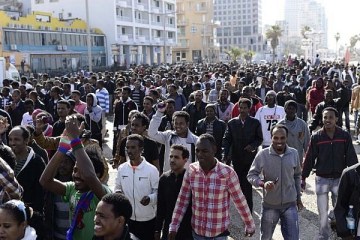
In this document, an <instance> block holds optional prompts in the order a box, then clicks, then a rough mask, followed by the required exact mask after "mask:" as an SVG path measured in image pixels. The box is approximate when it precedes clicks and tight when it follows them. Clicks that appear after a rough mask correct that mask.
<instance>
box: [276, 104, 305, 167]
mask: <svg viewBox="0 0 360 240" xmlns="http://www.w3.org/2000/svg"><path fill="white" fill-rule="evenodd" d="M297 108H298V104H297V103H296V102H295V101H293V100H289V101H287V102H285V106H284V109H285V113H286V115H285V118H284V119H282V120H280V122H279V123H278V124H283V125H285V126H286V127H287V129H288V130H289V131H288V137H287V144H288V145H289V147H292V148H295V149H296V150H297V152H298V154H299V159H300V161H301V162H302V161H303V157H304V153H305V152H306V150H307V147H308V145H309V141H310V132H309V128H308V126H307V124H306V122H305V121H304V120H302V119H301V118H298V117H297V116H296V112H297Z"/></svg>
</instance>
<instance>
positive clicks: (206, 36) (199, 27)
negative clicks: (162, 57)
mask: <svg viewBox="0 0 360 240" xmlns="http://www.w3.org/2000/svg"><path fill="white" fill-rule="evenodd" d="M176 5H177V12H176V13H177V37H178V41H177V45H176V46H174V48H173V51H172V59H173V62H183V61H187V62H209V63H211V62H217V61H218V60H219V49H220V46H219V43H218V41H217V38H216V28H217V27H219V25H220V23H219V22H216V21H214V18H213V12H214V5H213V0H177V2H176Z"/></svg>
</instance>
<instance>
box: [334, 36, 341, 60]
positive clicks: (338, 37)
mask: <svg viewBox="0 0 360 240" xmlns="http://www.w3.org/2000/svg"><path fill="white" fill-rule="evenodd" d="M339 39H340V33H338V32H337V33H336V34H335V41H336V49H335V51H336V58H338V42H339Z"/></svg>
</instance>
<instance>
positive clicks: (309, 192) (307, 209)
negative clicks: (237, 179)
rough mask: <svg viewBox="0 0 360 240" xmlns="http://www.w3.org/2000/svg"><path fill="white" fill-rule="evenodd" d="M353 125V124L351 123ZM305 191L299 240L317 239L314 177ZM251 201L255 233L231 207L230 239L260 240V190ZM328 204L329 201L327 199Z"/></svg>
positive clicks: (111, 172)
mask: <svg viewBox="0 0 360 240" xmlns="http://www.w3.org/2000/svg"><path fill="white" fill-rule="evenodd" d="M351 117H352V116H351ZM108 120H110V121H107V122H106V129H110V130H109V132H108V133H109V136H108V137H107V138H106V139H107V140H108V141H106V142H105V144H104V146H103V147H104V155H105V157H106V158H107V159H111V158H112V150H111V148H112V139H113V132H112V130H111V129H113V128H112V126H113V123H112V121H111V120H112V118H108ZM352 125H353V123H352ZM353 140H354V141H353V143H354V147H355V150H356V153H357V155H358V157H359V155H360V146H359V145H357V144H356V143H355V139H354V138H353ZM109 175H110V178H109V182H108V185H109V186H110V188H111V189H114V186H115V177H116V170H115V169H113V168H112V167H111V166H109ZM306 183H307V185H306V190H305V192H304V193H303V195H302V201H303V204H304V209H303V210H302V211H301V212H300V216H299V223H300V239H301V240H313V239H317V233H318V225H319V221H318V211H317V205H316V195H315V175H310V177H309V178H307V181H306ZM253 199H254V212H253V217H254V220H255V224H256V233H255V235H254V236H253V237H251V238H248V237H245V236H244V232H245V230H244V225H243V223H242V220H241V218H240V215H239V214H238V213H237V210H236V209H235V207H234V206H233V205H232V207H231V225H230V232H231V237H232V238H233V239H234V240H240V239H260V234H259V232H260V215H261V200H262V189H254V190H253ZM329 202H331V200H330V199H329ZM273 239H275V240H281V239H283V237H282V235H281V230H280V225H279V224H278V225H277V227H276V229H275V232H274V235H273ZM331 239H340V238H337V237H336V233H335V232H333V237H332V238H331Z"/></svg>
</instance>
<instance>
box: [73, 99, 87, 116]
mask: <svg viewBox="0 0 360 240" xmlns="http://www.w3.org/2000/svg"><path fill="white" fill-rule="evenodd" d="M85 108H86V103H84V102H83V101H80V102H79V103H78V104H75V108H74V109H75V110H76V111H77V112H78V113H80V114H82V115H84V111H85Z"/></svg>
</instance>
